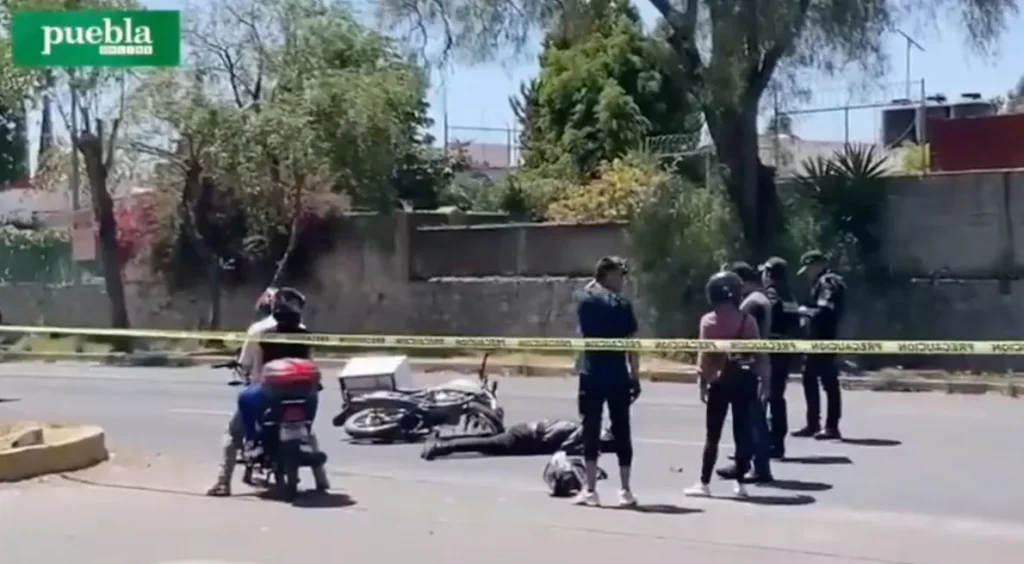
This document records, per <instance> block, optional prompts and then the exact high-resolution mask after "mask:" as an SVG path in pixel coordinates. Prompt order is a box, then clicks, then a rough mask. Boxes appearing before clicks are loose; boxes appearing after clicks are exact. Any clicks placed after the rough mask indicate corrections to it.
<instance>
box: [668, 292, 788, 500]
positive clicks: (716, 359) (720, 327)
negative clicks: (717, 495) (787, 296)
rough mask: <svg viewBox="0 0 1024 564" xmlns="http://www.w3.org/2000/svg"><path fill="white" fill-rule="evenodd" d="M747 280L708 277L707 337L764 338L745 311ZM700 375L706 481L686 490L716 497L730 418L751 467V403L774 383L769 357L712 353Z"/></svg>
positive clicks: (702, 358) (703, 359)
mask: <svg viewBox="0 0 1024 564" xmlns="http://www.w3.org/2000/svg"><path fill="white" fill-rule="evenodd" d="M742 286H743V282H742V281H741V280H740V278H739V276H736V274H734V273H732V272H719V273H718V274H715V275H713V276H712V277H711V278H709V279H708V283H707V286H706V289H705V291H706V293H707V299H708V303H710V304H711V306H712V308H713V309H712V311H711V312H710V313H708V314H706V315H704V317H702V318H701V320H700V338H701V339H723V340H737V339H759V338H760V332H759V331H758V329H757V322H755V321H754V318H753V317H751V316H750V314H748V313H745V312H743V311H740V308H739V304H740V295H741V291H742ZM697 367H698V370H699V373H700V390H701V401H703V402H704V403H705V404H707V406H706V413H705V425H706V427H707V428H706V436H705V439H704V455H703V457H702V458H701V470H700V480H699V481H698V482H697V483H696V484H694V485H693V486H692V487H690V488H687V489H686V490H684V492H683V493H684V494H685V495H688V496H709V495H711V488H710V483H711V473H712V471H714V468H715V462H716V460H717V459H718V443H719V442H721V440H722V429H723V428H724V427H725V418H726V415H727V414H728V412H729V410H730V409H732V432H733V440H734V441H736V457H737V460H736V464H737V465H738V466H739V467H741V468H745V467H747V466H749V465H750V459H749V456H750V452H751V448H750V446H749V444H748V443H749V442H750V440H751V432H750V431H751V421H750V415H751V411H752V410H751V407H750V406H751V404H752V403H753V402H755V401H756V400H757V395H758V390H759V389H766V388H767V387H768V386H769V385H770V382H768V379H769V378H770V373H769V371H768V359H767V358H766V356H765V355H763V354H745V353H709V352H701V353H699V354H698V357H697ZM735 492H736V495H737V496H738V497H745V496H746V495H747V491H746V489H745V488H744V486H743V482H742V481H739V480H737V482H736V489H735Z"/></svg>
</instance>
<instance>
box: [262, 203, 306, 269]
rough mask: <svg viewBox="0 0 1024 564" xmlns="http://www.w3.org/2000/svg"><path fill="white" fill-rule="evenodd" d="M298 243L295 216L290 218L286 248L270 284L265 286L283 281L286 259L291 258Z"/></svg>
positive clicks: (297, 224) (297, 220)
mask: <svg viewBox="0 0 1024 564" xmlns="http://www.w3.org/2000/svg"><path fill="white" fill-rule="evenodd" d="M298 242H299V216H298V215H296V216H295V217H293V218H292V225H291V232H290V233H289V234H288V246H287V247H285V249H284V253H283V254H282V255H281V260H280V261H278V263H277V270H275V271H274V277H273V278H271V279H270V284H267V286H277V285H278V284H280V283H281V280H283V279H284V273H285V270H286V269H287V267H288V259H290V258H292V252H293V251H294V250H295V246H296V245H297V244H298Z"/></svg>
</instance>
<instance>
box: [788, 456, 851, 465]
mask: <svg viewBox="0 0 1024 564" xmlns="http://www.w3.org/2000/svg"><path fill="white" fill-rule="evenodd" d="M778 462H783V463H789V464H822V465H827V464H853V460H851V459H850V457H849V456H817V455H812V456H787V457H786V458H783V459H782V460H779V461H778Z"/></svg>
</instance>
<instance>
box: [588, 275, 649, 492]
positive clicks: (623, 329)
mask: <svg viewBox="0 0 1024 564" xmlns="http://www.w3.org/2000/svg"><path fill="white" fill-rule="evenodd" d="M627 272H628V269H627V268H626V262H625V261H624V260H623V259H621V258H618V257H604V258H602V259H601V260H600V261H598V263H597V267H596V268H595V269H594V281H593V283H591V284H588V285H587V287H586V288H584V289H583V290H582V292H581V293H580V296H579V300H578V304H577V308H576V316H577V320H578V322H579V330H580V334H581V335H582V336H583V338H585V339H625V338H630V337H632V336H634V335H635V334H636V332H637V322H636V316H635V315H634V313H633V305H632V304H631V303H630V301H629V299H628V298H626V296H624V295H623V294H622V289H623V286H624V284H625V277H626V274H627ZM639 364H640V363H639V357H638V356H637V355H636V353H634V352H628V353H627V352H624V351H598V350H586V351H584V352H583V355H582V357H581V359H580V363H579V370H578V372H579V393H578V407H579V412H580V417H581V419H582V422H581V424H582V426H583V431H582V432H583V459H584V462H585V466H586V482H587V483H586V484H584V488H583V489H582V490H581V491H580V493H579V495H577V496H576V498H575V500H574V502H575V503H576V504H577V505H599V504H600V500H599V498H598V495H597V476H598V467H597V459H598V456H599V454H600V452H601V427H602V425H601V416H602V412H603V410H604V406H605V404H607V405H608V418H609V419H610V420H611V431H612V435H613V436H614V437H615V440H616V447H615V454H616V455H617V456H618V459H619V476H620V478H621V485H622V488H621V489H620V490H619V505H620V506H635V505H636V498H634V497H633V492H632V488H631V487H630V470H631V468H632V466H633V442H632V432H631V430H630V421H629V419H630V414H629V411H630V403H632V400H633V399H635V398H636V396H638V395H639V393H640V381H639Z"/></svg>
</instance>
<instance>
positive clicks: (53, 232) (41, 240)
mask: <svg viewBox="0 0 1024 564" xmlns="http://www.w3.org/2000/svg"><path fill="white" fill-rule="evenodd" d="M71 270H72V261H71V235H70V233H69V232H68V230H66V229H50V228H43V229H18V228H17V227H13V226H10V225H4V226H0V282H4V283H19V282H64V281H66V280H70V279H71Z"/></svg>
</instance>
